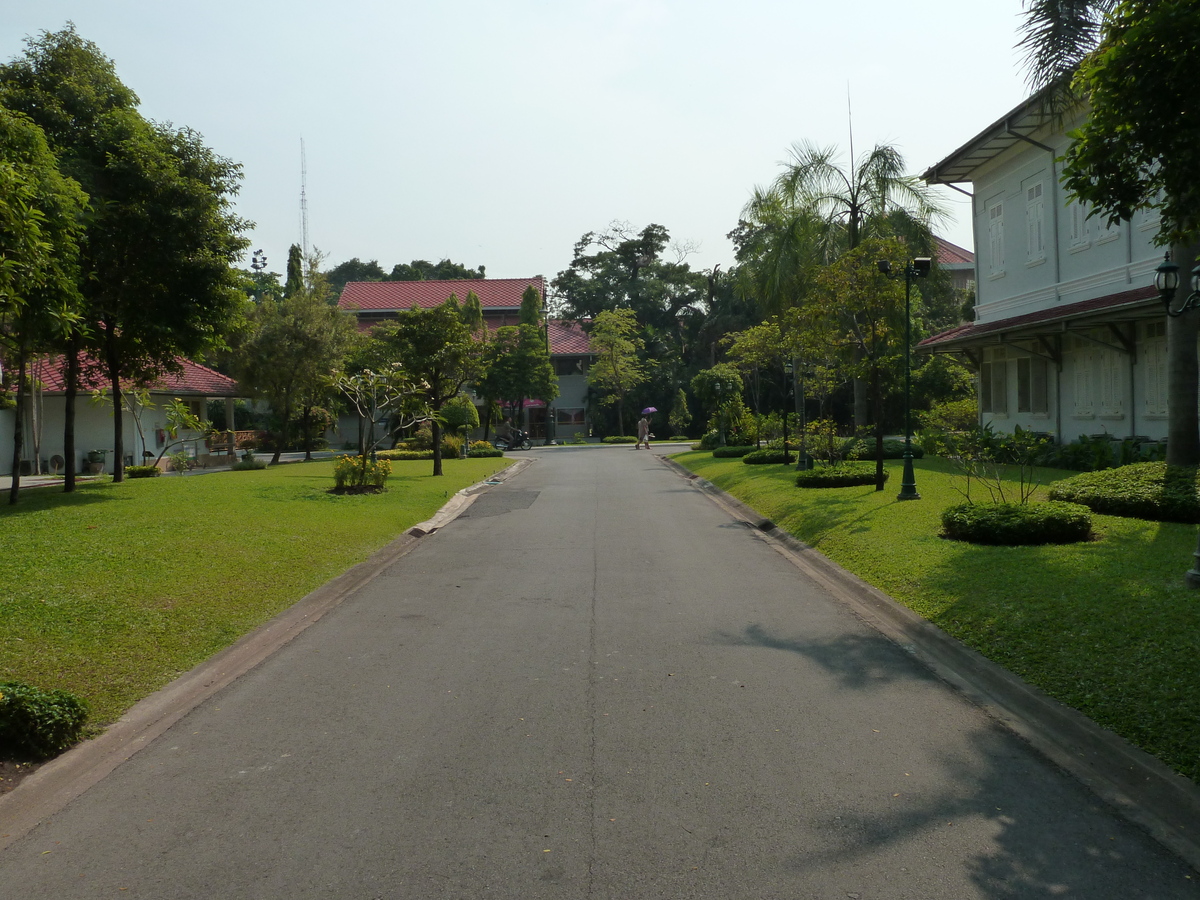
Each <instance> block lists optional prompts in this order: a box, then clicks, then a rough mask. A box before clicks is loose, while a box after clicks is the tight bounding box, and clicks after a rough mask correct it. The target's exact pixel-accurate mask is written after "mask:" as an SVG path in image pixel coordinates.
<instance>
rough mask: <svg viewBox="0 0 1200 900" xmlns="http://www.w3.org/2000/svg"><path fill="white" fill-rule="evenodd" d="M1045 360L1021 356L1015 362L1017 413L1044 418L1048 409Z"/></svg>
mask: <svg viewBox="0 0 1200 900" xmlns="http://www.w3.org/2000/svg"><path fill="white" fill-rule="evenodd" d="M1046 373H1047V366H1046V360H1044V359H1042V358H1041V357H1040V356H1022V357H1021V358H1019V359H1018V360H1017V412H1023V413H1032V414H1033V415H1035V416H1036V415H1041V416H1044V415H1046V413H1047V412H1048V411H1049V409H1050V392H1049V390H1048V389H1047V384H1048V379H1047V377H1046Z"/></svg>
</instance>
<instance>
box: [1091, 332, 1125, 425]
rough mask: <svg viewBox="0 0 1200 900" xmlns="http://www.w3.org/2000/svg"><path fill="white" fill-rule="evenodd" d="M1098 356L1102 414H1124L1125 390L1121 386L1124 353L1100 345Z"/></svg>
mask: <svg viewBox="0 0 1200 900" xmlns="http://www.w3.org/2000/svg"><path fill="white" fill-rule="evenodd" d="M1096 357H1097V363H1098V368H1099V369H1100V415H1102V416H1121V415H1124V414H1125V399H1124V395H1125V392H1124V391H1123V390H1122V388H1121V382H1122V378H1121V376H1122V373H1123V370H1124V368H1125V367H1124V366H1123V365H1121V363H1122V361H1123V359H1124V355H1123V354H1121V353H1118V352H1117V351H1116V350H1108V349H1106V348H1104V347H1098V348H1097V351H1096Z"/></svg>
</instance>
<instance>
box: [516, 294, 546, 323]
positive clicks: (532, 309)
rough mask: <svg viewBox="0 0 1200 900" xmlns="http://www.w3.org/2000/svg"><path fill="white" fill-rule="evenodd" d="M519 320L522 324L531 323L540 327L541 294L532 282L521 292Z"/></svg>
mask: <svg viewBox="0 0 1200 900" xmlns="http://www.w3.org/2000/svg"><path fill="white" fill-rule="evenodd" d="M519 317H520V318H519V321H520V323H521V324H522V325H532V326H533V327H534V328H540V327H541V326H542V324H543V322H542V294H541V292H540V291H539V290H538V289H537V288H535V287H534V286H533V285H532V284H531V285H529V286H528V287H527V288H525V290H524V291H522V292H521V311H520V313H519Z"/></svg>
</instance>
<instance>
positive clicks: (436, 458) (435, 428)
mask: <svg viewBox="0 0 1200 900" xmlns="http://www.w3.org/2000/svg"><path fill="white" fill-rule="evenodd" d="M437 411H438V410H436V409H435V410H434V412H435V413H436V412H437ZM430 425H431V428H430V430H431V432H432V433H433V474H434V475H441V474H442V423H441V422H439V421H438V420H437V418H436V417H435V418H434V419H433V420H432V421H431V423H430Z"/></svg>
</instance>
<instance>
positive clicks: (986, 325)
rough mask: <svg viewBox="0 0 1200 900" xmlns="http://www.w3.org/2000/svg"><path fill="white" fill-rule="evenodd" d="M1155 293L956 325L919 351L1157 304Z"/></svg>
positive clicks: (1142, 290) (1148, 290) (1142, 292)
mask: <svg viewBox="0 0 1200 900" xmlns="http://www.w3.org/2000/svg"><path fill="white" fill-rule="evenodd" d="M1157 299H1158V291H1157V290H1156V289H1155V287H1154V285H1148V286H1146V287H1140V288H1135V289H1134V290H1131V291H1121V292H1120V293H1118V294H1108V295H1106V296H1104V297H1095V298H1093V299H1091V300H1080V301H1079V302H1078V303H1067V304H1064V305H1062V306H1050V307H1047V308H1046V309H1039V310H1037V311H1036V312H1031V313H1026V314H1025V315H1022V316H1012V317H1010V318H1007V319H996V320H995V321H993V322H982V323H975V322H972V323H970V324H967V325H958V326H956V327H954V328H951V329H950V330H949V331H943V332H942V333H941V334H935V335H934V336H933V337H928V338H925V340H923V341H921V343H919V344H917V346H918V347H920V348H924V349H926V350H935V349H938V348H940V347H943V346H945V345H949V344H967V343H969V342H971V341H974V340H977V339H979V338H984V337H986V336H987V335H989V334H998V333H1003V332H1009V331H1017V330H1019V329H1022V328H1027V327H1029V326H1035V325H1046V324H1049V323H1051V322H1060V321H1063V320H1066V319H1075V318H1080V317H1083V316H1087V315H1089V314H1092V313H1103V312H1109V311H1113V310H1116V309H1119V308H1122V307H1129V308H1131V309H1132V308H1138V307H1144V306H1146V305H1147V303H1146V301H1147V300H1157Z"/></svg>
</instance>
